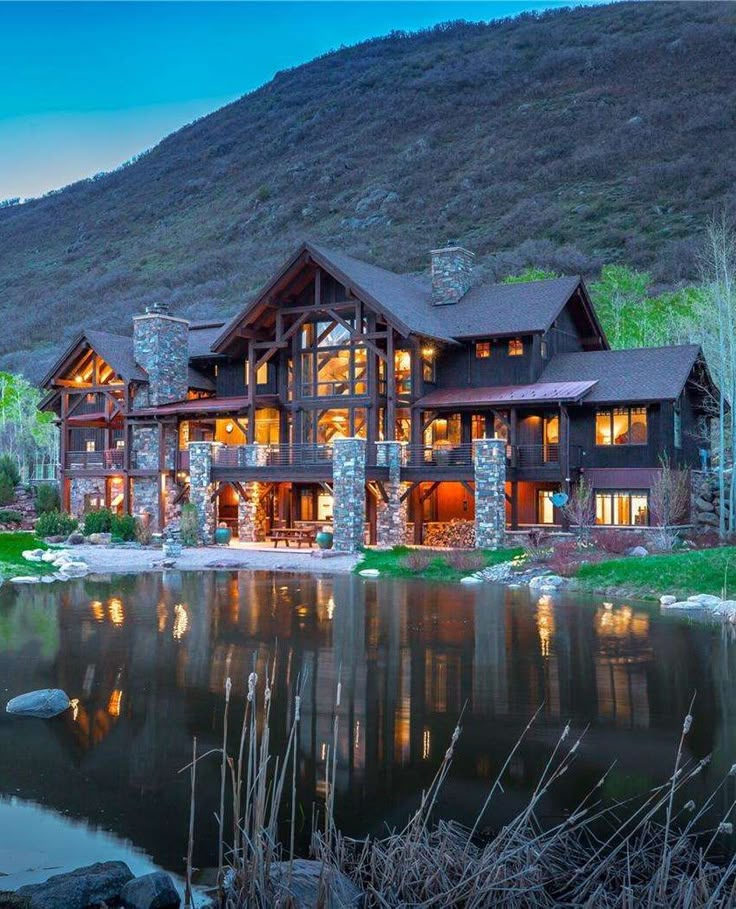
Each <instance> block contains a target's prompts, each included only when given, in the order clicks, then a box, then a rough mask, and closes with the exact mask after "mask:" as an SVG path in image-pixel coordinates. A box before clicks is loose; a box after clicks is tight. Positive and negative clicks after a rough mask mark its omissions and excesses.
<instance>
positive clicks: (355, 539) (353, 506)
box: [332, 439, 366, 552]
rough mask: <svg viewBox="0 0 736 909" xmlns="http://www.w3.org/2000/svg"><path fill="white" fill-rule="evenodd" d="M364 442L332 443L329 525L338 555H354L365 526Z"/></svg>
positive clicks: (344, 440)
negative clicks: (350, 553)
mask: <svg viewBox="0 0 736 909" xmlns="http://www.w3.org/2000/svg"><path fill="white" fill-rule="evenodd" d="M365 447H366V443H365V439H335V441H334V442H333V446H332V452H333V455H332V481H333V482H332V492H333V505H332V522H333V528H332V529H333V533H334V543H333V548H334V549H335V550H336V551H337V552H357V551H358V549H359V548H360V547H361V546H362V545H363V536H364V526H365Z"/></svg>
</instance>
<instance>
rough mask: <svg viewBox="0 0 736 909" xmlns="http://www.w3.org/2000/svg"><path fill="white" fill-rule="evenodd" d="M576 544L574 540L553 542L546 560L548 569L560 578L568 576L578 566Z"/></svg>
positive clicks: (573, 572)
mask: <svg viewBox="0 0 736 909" xmlns="http://www.w3.org/2000/svg"><path fill="white" fill-rule="evenodd" d="M578 553H579V550H578V545H577V543H576V542H575V540H562V541H561V542H560V543H557V544H555V546H554V547H553V549H552V553H551V555H550V557H549V560H548V562H547V564H548V566H549V569H550V571H551V572H552V573H553V574H558V575H560V577H562V578H569V577H571V576H572V575H573V574H575V571H576V570H577V567H578Z"/></svg>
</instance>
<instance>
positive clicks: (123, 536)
mask: <svg viewBox="0 0 736 909" xmlns="http://www.w3.org/2000/svg"><path fill="white" fill-rule="evenodd" d="M110 533H111V534H112V535H113V539H116V540H124V541H125V542H128V541H129V540H134V539H135V537H136V521H135V518H134V517H133V515H131V514H114V515H113V516H112V525H111V527H110Z"/></svg>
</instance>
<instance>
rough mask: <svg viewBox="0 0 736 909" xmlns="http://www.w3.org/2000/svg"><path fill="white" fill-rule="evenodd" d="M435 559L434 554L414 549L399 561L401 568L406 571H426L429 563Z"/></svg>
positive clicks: (435, 555)
mask: <svg viewBox="0 0 736 909" xmlns="http://www.w3.org/2000/svg"><path fill="white" fill-rule="evenodd" d="M436 557H437V553H436V552H426V551H422V550H421V549H414V550H412V551H411V552H409V553H407V554H406V555H405V556H404V558H403V559H402V560H401V567H402V568H406V570H407V571H416V572H420V571H426V569H427V568H428V567H429V565H430V562H431V561H432V560H433V559H434V558H436Z"/></svg>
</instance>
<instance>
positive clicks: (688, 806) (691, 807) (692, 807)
mask: <svg viewBox="0 0 736 909" xmlns="http://www.w3.org/2000/svg"><path fill="white" fill-rule="evenodd" d="M684 807H685V811H695V802H694V801H693V800H692V799H690V801H689V802H686V803H685V806H684Z"/></svg>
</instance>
